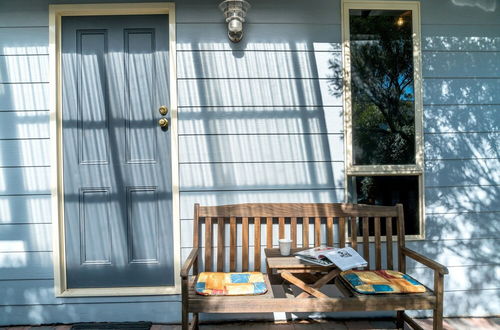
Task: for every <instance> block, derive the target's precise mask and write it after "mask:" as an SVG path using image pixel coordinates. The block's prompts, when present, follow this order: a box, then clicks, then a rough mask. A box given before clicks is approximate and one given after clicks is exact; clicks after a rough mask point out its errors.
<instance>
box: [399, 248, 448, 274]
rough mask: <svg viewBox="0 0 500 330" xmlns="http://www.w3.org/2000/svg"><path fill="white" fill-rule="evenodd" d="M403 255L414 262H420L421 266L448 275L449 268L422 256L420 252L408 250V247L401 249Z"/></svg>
mask: <svg viewBox="0 0 500 330" xmlns="http://www.w3.org/2000/svg"><path fill="white" fill-rule="evenodd" d="M401 253H403V254H404V255H405V256H407V257H410V258H412V259H413V260H416V261H418V262H420V263H421V264H423V265H425V266H427V267H429V268H432V269H434V270H435V271H437V272H438V273H440V274H443V275H444V274H448V268H446V266H443V265H441V264H440V263H439V262H436V261H434V260H432V259H429V258H427V257H426V256H423V255H421V254H420V253H418V252H415V251H413V250H410V249H408V248H407V247H402V248H401Z"/></svg>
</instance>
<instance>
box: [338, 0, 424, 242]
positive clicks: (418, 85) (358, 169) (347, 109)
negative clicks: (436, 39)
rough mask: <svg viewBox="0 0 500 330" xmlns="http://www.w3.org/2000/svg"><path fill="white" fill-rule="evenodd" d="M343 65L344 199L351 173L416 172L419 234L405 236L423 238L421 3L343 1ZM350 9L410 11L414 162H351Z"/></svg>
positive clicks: (402, 173) (386, 173)
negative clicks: (413, 93) (413, 101)
mask: <svg viewBox="0 0 500 330" xmlns="http://www.w3.org/2000/svg"><path fill="white" fill-rule="evenodd" d="M341 7H342V10H341V12H342V67H343V77H344V81H343V96H344V97H343V108H344V155H345V157H346V159H345V199H346V201H347V200H348V198H349V191H348V189H349V177H350V176H404V175H415V176H417V175H418V186H419V187H418V188H419V225H420V234H419V235H406V238H407V239H410V240H412V239H415V240H417V239H418V240H420V239H424V238H425V205H424V204H425V193H424V140H423V135H424V134H423V122H424V119H423V97H422V94H423V93H422V55H421V36H420V26H421V23H420V2H418V1H366V0H342V4H341ZM349 9H375V10H376V9H379V10H411V11H412V29H413V67H414V69H413V71H414V78H413V79H414V82H413V88H414V91H415V164H414V165H413V164H410V165H354V163H353V148H352V120H351V119H352V102H351V58H350V56H351V54H350V48H349V43H350V29H349Z"/></svg>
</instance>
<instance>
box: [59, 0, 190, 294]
mask: <svg viewBox="0 0 500 330" xmlns="http://www.w3.org/2000/svg"><path fill="white" fill-rule="evenodd" d="M153 14H166V15H168V26H169V52H170V56H169V58H170V63H169V70H170V83H169V86H170V91H169V94H170V100H171V103H170V111H171V122H172V125H171V128H170V132H171V149H172V150H171V162H172V217H173V219H172V220H173V221H172V223H173V233H174V235H173V236H174V237H173V240H174V279H175V280H174V281H175V282H174V286H152V287H117V288H88V289H87V288H85V289H70V288H68V287H67V282H66V255H65V235H64V190H63V187H64V185H63V158H62V108H61V104H62V101H61V100H62V88H61V81H62V79H61V18H62V17H63V16H97V15H153ZM175 36H176V32H175V4H174V3H171V2H158V3H109V4H75V5H49V63H50V77H49V82H50V151H51V160H50V164H51V207H52V226H53V231H52V233H53V236H52V237H53V263H54V289H55V294H56V296H57V297H95V296H138V295H141V296H142V295H165V294H179V293H180V288H181V285H180V264H181V253H180V236H181V235H180V216H179V212H180V210H179V209H180V207H179V184H178V181H179V170H178V164H179V161H178V159H179V156H178V143H177V80H176V77H177V72H176V39H175V38H176V37H175Z"/></svg>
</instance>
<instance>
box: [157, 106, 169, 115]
mask: <svg viewBox="0 0 500 330" xmlns="http://www.w3.org/2000/svg"><path fill="white" fill-rule="evenodd" d="M158 111H160V114H161V115H162V116H165V115H166V114H167V113H168V108H167V106H165V105H162V106H161V107H160V109H158Z"/></svg>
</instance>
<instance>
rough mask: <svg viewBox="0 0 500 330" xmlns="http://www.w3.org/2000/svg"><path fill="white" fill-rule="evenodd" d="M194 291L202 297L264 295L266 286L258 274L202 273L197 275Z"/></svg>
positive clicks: (261, 276)
mask: <svg viewBox="0 0 500 330" xmlns="http://www.w3.org/2000/svg"><path fill="white" fill-rule="evenodd" d="M195 291H196V293H197V294H201V295H203V296H248V295H258V294H264V293H266V292H267V286H266V283H265V281H264V275H263V274H262V273H259V272H247V273H220V272H219V273H213V272H203V273H200V275H198V281H197V282H196V285H195Z"/></svg>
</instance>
